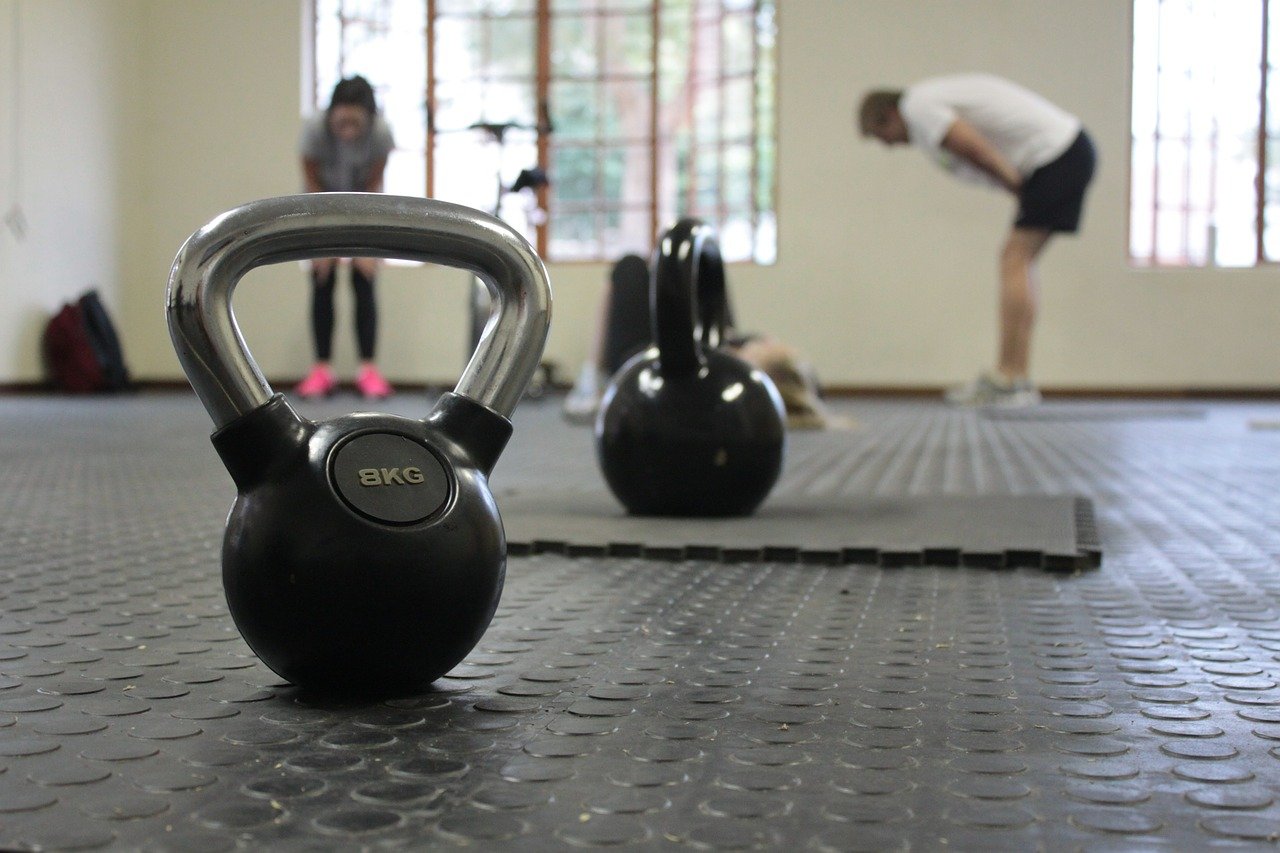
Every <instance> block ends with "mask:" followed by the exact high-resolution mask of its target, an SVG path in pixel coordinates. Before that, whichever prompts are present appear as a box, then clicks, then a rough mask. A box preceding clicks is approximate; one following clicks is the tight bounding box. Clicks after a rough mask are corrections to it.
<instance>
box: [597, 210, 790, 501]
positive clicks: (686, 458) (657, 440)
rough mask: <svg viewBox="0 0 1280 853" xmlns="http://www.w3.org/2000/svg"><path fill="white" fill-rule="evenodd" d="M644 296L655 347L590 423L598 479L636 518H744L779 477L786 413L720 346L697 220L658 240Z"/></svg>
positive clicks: (766, 384) (719, 287)
mask: <svg viewBox="0 0 1280 853" xmlns="http://www.w3.org/2000/svg"><path fill="white" fill-rule="evenodd" d="M651 299H652V303H653V305H652V307H653V311H652V317H653V327H654V328H653V335H654V341H655V344H654V346H652V347H650V348H649V349H648V350H646V351H644V352H641V353H640V354H638V355H636V356H634V357H632V358H631V359H630V360H629V361H628V362H627V363H625V364H624V365H623V366H622V367H621V368H620V369H619V370H618V372H617V373H616V374H615V375H614V376H613V377H612V378H611V380H610V382H609V386H608V388H607V389H606V391H605V394H604V397H603V399H602V401H601V410H600V413H599V414H598V416H597V419H596V426H595V438H596V454H597V458H598V460H599V463H600V467H601V471H602V472H603V473H604V477H605V481H606V482H607V483H608V485H609V488H610V490H611V491H612V492H613V494H614V495H615V496H616V497H617V498H618V500H619V501H620V502H621V503H622V505H623V506H624V507H626V509H627V511H628V512H630V513H632V514H635V515H673V516H736V515H749V514H751V513H752V512H754V511H755V510H756V508H757V507H759V505H760V504H761V503H762V502H763V501H764V500H765V498H766V497H767V496H768V494H769V492H770V490H771V489H772V488H773V485H774V483H776V482H777V479H778V476H779V474H780V473H781V470H782V462H783V455H784V450H785V444H786V426H785V421H784V420H783V404H782V399H781V396H780V395H779V394H778V390H777V388H776V387H775V386H774V385H773V382H772V381H771V380H770V379H769V377H768V376H766V375H765V374H764V372H763V371H760V370H757V369H755V368H753V367H752V366H751V365H749V364H747V363H746V362H745V361H743V360H741V359H739V358H737V357H736V356H734V355H731V354H730V353H728V352H725V351H724V350H721V349H719V348H718V344H719V343H720V337H721V336H722V334H723V333H724V331H725V330H724V317H725V313H726V307H725V306H726V300H725V298H724V276H723V267H722V265H721V262H720V256H719V250H718V247H717V246H716V245H715V242H714V238H713V236H712V235H711V233H710V230H709V229H708V228H706V226H704V225H702V223H700V222H698V221H697V220H683V221H681V222H680V223H678V224H677V225H676V226H675V227H674V228H673V229H671V231H669V232H667V234H666V235H665V237H664V239H663V240H662V241H661V242H660V248H659V251H658V257H657V261H656V262H655V264H654V272H653V279H652V281H651Z"/></svg>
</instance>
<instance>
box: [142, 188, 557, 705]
mask: <svg viewBox="0 0 1280 853" xmlns="http://www.w3.org/2000/svg"><path fill="white" fill-rule="evenodd" d="M352 256H378V257H397V258H408V259H412V260H418V261H426V262H436V263H442V264H447V265H450V266H455V267H462V268H465V269H468V270H470V271H472V272H474V273H476V274H477V275H478V276H480V277H481V278H482V279H483V280H484V281H485V283H486V284H487V285H488V287H489V290H490V293H491V294H492V296H493V301H494V308H493V319H491V320H490V323H489V325H488V326H487V327H486V329H485V333H484V335H483V337H482V338H481V339H480V342H479V344H478V345H477V347H476V350H475V352H474V354H473V355H472V356H471V361H470V362H469V363H468V364H467V367H466V369H465V371H464V372H463V374H462V378H461V379H459V380H458V384H457V387H456V388H455V389H454V391H453V393H449V394H445V395H443V396H442V397H441V398H440V400H439V401H438V402H437V403H436V405H435V407H434V409H433V410H432V411H431V413H430V415H428V417H427V418H426V419H425V420H414V419H411V418H404V417H397V416H393V415H386V414H371V413H356V414H351V415H346V416H344V417H338V418H334V419H332V420H325V421H319V422H314V421H311V420H308V419H306V418H303V417H301V416H300V415H298V413H297V412H295V411H294V409H293V407H292V406H290V405H289V403H288V402H287V401H286V400H285V398H284V397H283V396H282V395H280V394H273V393H272V390H271V387H270V386H269V385H268V384H267V382H266V380H265V379H264V378H263V376H262V374H261V373H260V372H259V370H258V367H257V365H256V364H255V363H254V361H253V359H252V357H251V356H250V355H249V351H248V349H247V348H246V347H245V344H244V339H243V338H242V337H241V335H240V330H239V328H238V326H237V324H236V320H235V316H234V314H233V313H232V311H231V294H232V291H233V290H234V289H235V286H236V284H237V282H239V280H240V278H241V277H242V276H243V275H244V274H245V273H247V272H248V271H249V270H250V269H253V268H254V267H257V266H260V265H262V264H268V263H274V262H280V261H290V260H301V259H305V258H320V257H352ZM166 307H167V311H168V320H169V333H170V336H171V337H172V339H173V344H174V348H175V349H176V350H177V353H178V360H179V361H180V362H181V364H182V368H183V370H185V371H186V374H187V376H188V378H189V379H190V380H191V385H192V387H193V388H194V389H195V391H196V394H197V395H198V396H199V397H200V400H201V401H202V402H203V403H204V406H205V408H206V409H207V410H208V412H209V414H210V416H211V417H212V418H213V421H214V424H215V426H216V431H215V432H214V434H213V445H214V447H215V448H216V449H217V451H218V454H219V455H220V456H221V457H222V461H223V463H224V464H225V465H226V467H227V471H228V472H230V474H231V477H232V479H233V480H234V481H235V484H236V487H237V489H238V491H239V495H238V496H237V498H236V500H235V503H234V505H233V506H232V508H231V514H230V516H229V517H228V519H227V528H226V535H225V538H224V540H223V548H222V579H223V585H224V587H225V589H226V594H227V604H228V606H229V607H230V610H231V615H232V618H233V619H234V620H235V623H236V626H237V627H238V628H239V629H240V632H241V634H243V636H244V638H245V640H246V642H248V644H249V646H250V648H252V649H253V651H254V652H255V653H256V654H257V655H258V656H259V657H260V658H261V659H262V661H263V663H265V664H266V665H267V666H269V667H270V668H271V669H272V670H274V671H275V672H276V673H277V674H279V675H280V676H282V677H284V678H286V679H288V680H289V681H291V682H293V683H295V684H297V685H300V686H304V687H308V688H313V689H317V690H320V691H325V692H342V693H363V694H368V693H376V694H380V695H403V694H407V693H410V692H415V691H420V690H422V689H423V688H425V687H427V685H429V684H430V683H431V682H432V681H434V680H435V679H437V678H438V677H440V676H441V675H443V674H444V673H446V672H448V671H449V670H450V669H452V668H453V667H454V666H455V665H456V664H457V663H458V662H459V661H461V660H462V659H463V658H464V657H466V655H467V654H468V653H469V652H470V651H471V649H472V648H474V647H475V644H476V643H477V642H478V641H479V639H480V637H481V635H482V634H483V633H484V631H485V629H486V628H487V627H488V625H489V621H490V619H491V618H492V617H493V613H494V610H495V609H496V608H497V605H498V598H499V596H500V594H501V592H502V584H503V579H504V577H505V572H506V540H505V537H504V535H503V530H502V522H501V519H500V518H499V516H498V510H497V507H496V506H495V504H494V500H493V496H492V495H491V494H490V491H489V485H488V476H489V472H490V470H491V469H492V468H493V465H494V463H495V462H496V461H497V459H498V455H499V454H500V453H501V452H502V450H503V448H504V447H505V446H506V443H507V439H508V438H509V437H510V435H511V429H512V427H511V422H510V421H509V420H508V417H509V415H510V414H511V412H512V410H513V409H514V408H515V405H516V403H517V402H518V401H519V399H520V395H521V393H522V392H523V391H524V388H525V386H526V385H527V384H528V382H529V379H530V377H531V376H532V375H533V372H534V370H535V369H536V368H537V366H538V362H539V359H540V358H541V355H542V347H543V343H544V342H545V340H546V336H547V329H548V326H549V324H550V312H551V292H550V288H549V286H548V282H547V275H546V270H545V269H544V268H543V266H542V263H541V261H539V260H538V258H537V256H536V255H535V254H534V252H533V250H532V249H531V248H530V247H529V244H528V243H527V242H525V240H524V238H523V237H521V236H520V235H519V234H517V233H516V232H515V231H514V230H512V229H511V228H509V227H508V226H507V225H505V224H504V223H502V222H501V221H499V220H498V219H495V218H493V217H491V216H488V215H486V214H483V213H480V212H478V211H475V210H472V209H470V208H465V207H461V206H458V205H453V204H446V203H443V202H438V201H431V200H427V199H421V198H399V197H395V196H387V195H377V194H363V193H320V194H314V195H301V196H288V197H284V198H274V199H265V200H262V201H256V202H252V203H250V204H247V205H245V206H243V207H239V208H236V209H235V210H232V211H229V212H227V213H224V214H223V215H221V216H219V217H218V218H216V219H214V220H213V221H212V222H210V223H209V224H208V225H206V226H205V227H204V228H202V229H201V230H199V231H197V232H196V233H195V234H193V235H192V236H191V238H190V239H188V240H187V242H186V244H185V245H183V247H182V249H181V250H180V251H179V252H178V256H177V258H176V259H175V261H174V265H173V272H172V274H171V276H170V279H169V289H168V293H167V298H166Z"/></svg>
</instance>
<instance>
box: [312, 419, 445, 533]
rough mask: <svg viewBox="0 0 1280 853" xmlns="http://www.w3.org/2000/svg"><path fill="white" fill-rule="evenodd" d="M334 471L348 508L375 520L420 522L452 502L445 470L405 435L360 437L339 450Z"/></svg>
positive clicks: (331, 468) (338, 489)
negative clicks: (449, 501)
mask: <svg viewBox="0 0 1280 853" xmlns="http://www.w3.org/2000/svg"><path fill="white" fill-rule="evenodd" d="M329 471H330V473H329V476H330V477H331V478H332V481H333V485H334V489H335V490H336V491H337V493H338V494H339V495H340V496H341V497H342V499H343V501H345V502H346V504H347V506H349V507H351V508H352V509H353V510H355V511H356V512H358V513H360V514H361V515H363V516H366V517H368V518H372V519H374V520H375V521H383V522H387V523H390V524H416V523H418V522H420V521H425V520H426V519H428V518H430V517H431V516H432V515H435V514H436V512H438V511H439V510H440V509H441V507H443V506H444V505H445V503H447V502H448V500H449V476H448V475H447V474H446V473H445V470H444V466H443V465H441V464H440V461H439V460H438V459H437V458H436V455H435V454H434V453H432V452H431V451H430V450H428V449H427V448H426V447H424V446H422V445H421V444H419V443H417V442H416V441H413V440H412V439H409V438H407V437H405V436H403V435H394V434H391V433H366V434H364V435H357V436H355V437H354V438H352V439H349V440H347V441H345V442H343V443H342V444H341V445H339V446H338V447H337V448H336V449H335V450H334V453H333V461H332V463H331V465H330V467H329Z"/></svg>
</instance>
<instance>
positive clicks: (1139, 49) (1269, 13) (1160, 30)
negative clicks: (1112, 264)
mask: <svg viewBox="0 0 1280 853" xmlns="http://www.w3.org/2000/svg"><path fill="white" fill-rule="evenodd" d="M1276 12H1277V7H1276V5H1275V3H1273V2H1272V0H1134V4H1133V83H1132V112H1131V118H1132V140H1131V152H1130V207H1129V254H1130V257H1131V258H1132V259H1133V261H1134V262H1135V263H1138V264H1143V265H1151V266H1215V265H1216V266H1253V265H1256V264H1261V263H1268V262H1273V261H1276V260H1277V259H1280V91H1278V90H1277V88H1276V85H1277V80H1276V64H1277V61H1278V60H1280V46H1278V45H1277V44H1276V39H1272V38H1271V36H1272V35H1273V33H1274V32H1275V27H1276V21H1275V13H1276ZM1272 95H1276V97H1274V98H1273V97H1272Z"/></svg>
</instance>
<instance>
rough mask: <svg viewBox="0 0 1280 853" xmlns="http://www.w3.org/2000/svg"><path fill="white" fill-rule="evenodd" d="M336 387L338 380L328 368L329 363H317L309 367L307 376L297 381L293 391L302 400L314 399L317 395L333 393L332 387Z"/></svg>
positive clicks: (323, 395) (326, 395) (324, 395)
mask: <svg viewBox="0 0 1280 853" xmlns="http://www.w3.org/2000/svg"><path fill="white" fill-rule="evenodd" d="M337 387H338V380H337V379H336V378H334V375H333V371H332V370H330V369H329V365H327V364H317V365H316V366H315V367H313V368H311V372H310V373H308V374H307V378H306V379H303V380H302V381H301V382H299V383H298V387H297V388H295V389H294V393H296V394H297V395H298V396H299V397H301V398H303V399H304V400H315V399H317V398H319V397H328V396H329V395H330V394H332V393H333V389H335V388H337Z"/></svg>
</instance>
